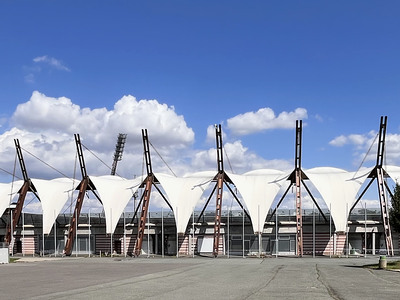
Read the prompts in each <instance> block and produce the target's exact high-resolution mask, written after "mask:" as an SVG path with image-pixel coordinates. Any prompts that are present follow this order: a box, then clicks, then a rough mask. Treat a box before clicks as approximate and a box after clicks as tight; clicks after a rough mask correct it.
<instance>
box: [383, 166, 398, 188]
mask: <svg viewBox="0 0 400 300" xmlns="http://www.w3.org/2000/svg"><path fill="white" fill-rule="evenodd" d="M384 169H385V171H386V172H387V173H388V174H389V176H390V178H392V179H393V180H394V181H395V182H397V183H399V184H400V167H397V166H385V167H384Z"/></svg>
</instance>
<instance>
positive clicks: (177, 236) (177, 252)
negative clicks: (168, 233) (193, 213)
mask: <svg viewBox="0 0 400 300" xmlns="http://www.w3.org/2000/svg"><path fill="white" fill-rule="evenodd" d="M176 220H178V207H176ZM176 257H179V235H178V228H177V229H176Z"/></svg>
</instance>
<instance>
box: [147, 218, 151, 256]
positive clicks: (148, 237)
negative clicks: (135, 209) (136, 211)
mask: <svg viewBox="0 0 400 300" xmlns="http://www.w3.org/2000/svg"><path fill="white" fill-rule="evenodd" d="M147 257H150V210H148V211H147Z"/></svg>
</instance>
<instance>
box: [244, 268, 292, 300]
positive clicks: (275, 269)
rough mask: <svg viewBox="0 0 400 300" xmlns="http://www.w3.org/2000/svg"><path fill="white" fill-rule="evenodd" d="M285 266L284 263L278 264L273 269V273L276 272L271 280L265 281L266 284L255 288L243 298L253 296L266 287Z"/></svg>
mask: <svg viewBox="0 0 400 300" xmlns="http://www.w3.org/2000/svg"><path fill="white" fill-rule="evenodd" d="M283 267H284V266H282V265H280V266H276V267H275V268H274V269H273V274H274V275H273V276H272V277H271V278H270V279H269V280H267V281H266V282H265V284H263V285H262V286H260V287H259V288H258V289H256V290H254V291H253V292H252V293H250V294H249V295H247V297H245V298H243V299H249V298H250V297H251V296H253V295H255V294H256V293H258V292H259V291H260V290H262V289H264V288H266V287H267V286H268V285H269V284H270V283H271V282H272V281H273V280H274V279H275V278H276V276H277V275H278V273H279V271H280V270H281V269H282V268H283Z"/></svg>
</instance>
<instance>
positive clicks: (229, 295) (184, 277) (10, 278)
mask: <svg viewBox="0 0 400 300" xmlns="http://www.w3.org/2000/svg"><path fill="white" fill-rule="evenodd" d="M378 260H379V257H377V256H376V257H372V256H370V257H367V258H327V257H318V258H311V257H304V258H287V257H286V258H283V257H279V258H264V259H260V258H246V259H243V258H229V259H228V258H217V259H214V258H206V257H196V258H183V257H182V258H175V257H174V258H159V257H157V258H98V257H97V258H75V257H64V258H47V259H44V258H28V257H25V258H23V259H20V260H19V261H18V262H17V263H10V264H5V265H0V276H1V280H0V298H1V299H158V300H159V299H212V298H216V299H399V297H400V296H399V295H400V272H394V271H386V270H371V269H366V268H363V267H362V266H363V265H366V264H374V263H378Z"/></svg>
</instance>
